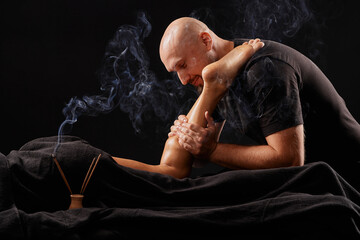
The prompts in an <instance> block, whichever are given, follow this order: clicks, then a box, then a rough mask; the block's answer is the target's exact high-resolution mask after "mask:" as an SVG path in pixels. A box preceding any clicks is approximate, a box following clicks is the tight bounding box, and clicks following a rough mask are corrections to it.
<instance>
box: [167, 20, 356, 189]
mask: <svg viewBox="0 0 360 240" xmlns="http://www.w3.org/2000/svg"><path fill="white" fill-rule="evenodd" d="M244 41H246V40H241V39H235V40H231V41H230V40H225V39H222V38H220V37H218V36H217V35H216V34H215V33H214V32H213V31H211V30H210V29H209V28H208V27H207V26H206V25H205V24H204V23H202V22H201V21H198V20H196V19H193V18H187V17H185V18H180V19H177V20H175V21H173V22H172V23H171V24H170V25H169V26H168V28H167V29H166V31H165V33H164V35H163V38H162V40H161V43H160V57H161V60H162V62H163V64H164V65H165V67H166V69H167V70H168V71H175V72H177V74H178V77H179V79H180V81H181V82H182V84H184V85H185V84H191V85H193V86H195V87H196V88H197V89H199V90H200V91H201V88H202V87H203V85H204V81H203V78H202V70H203V69H204V68H205V66H207V65H208V64H210V63H212V62H216V61H218V60H219V59H222V58H223V56H225V55H226V54H227V53H228V52H230V51H232V49H234V48H236V47H237V46H239V45H241V44H242V43H243V42H244ZM264 43H265V47H264V48H262V49H261V50H259V51H258V52H256V53H255V54H254V55H253V56H252V57H251V59H250V60H249V61H248V62H247V63H246V64H245V66H243V69H238V70H241V71H239V74H238V75H237V76H236V78H235V80H233V81H229V83H228V84H231V86H229V91H228V93H227V95H225V97H223V99H222V100H221V101H220V103H219V106H218V107H219V112H220V113H221V116H222V117H223V119H227V120H228V121H230V123H231V125H232V126H233V127H234V128H235V129H236V130H237V131H239V132H241V133H243V134H245V135H247V136H249V137H250V138H252V139H253V140H255V141H256V142H257V144H256V145H252V146H243V145H236V144H222V143H218V135H219V134H220V131H221V126H222V124H215V123H214V121H213V119H212V118H211V117H210V116H205V118H206V120H207V127H203V126H199V125H196V124H194V123H189V122H188V119H187V118H186V116H183V115H182V116H179V118H178V120H176V121H175V123H174V126H172V127H171V132H170V133H169V137H172V136H178V143H179V145H180V146H181V147H182V148H184V149H185V150H187V151H188V152H189V153H191V154H192V155H193V156H194V157H195V158H197V159H206V160H208V161H211V162H214V163H216V164H219V165H221V166H224V167H227V168H231V169H262V168H274V167H287V166H301V165H303V164H304V162H305V150H306V161H309V162H310V161H326V162H328V163H329V164H330V165H332V166H333V167H334V168H335V169H337V170H338V171H339V172H340V173H342V174H344V176H346V178H347V179H349V180H350V181H351V182H352V183H354V184H356V185H357V186H360V185H359V178H358V174H359V173H360V172H359V171H360V167H359V166H360V163H359V159H360V150H359V149H360V126H359V124H358V123H357V121H356V120H355V119H354V118H353V117H352V115H351V114H350V112H349V111H348V109H347V107H346V105H345V103H344V101H343V99H342V98H341V97H340V96H339V94H338V93H337V92H336V90H335V89H334V87H333V86H332V84H331V83H330V81H329V80H328V79H327V77H326V76H325V75H324V74H323V73H322V72H321V70H320V69H319V68H318V67H317V66H316V65H315V64H314V63H313V62H312V61H311V60H309V59H308V58H307V57H305V56H304V55H302V54H301V53H299V52H297V51H296V50H294V49H292V48H290V47H287V46H285V45H282V44H279V43H276V42H272V41H264ZM203 46H206V47H203ZM221 74H224V73H221ZM220 81H221V80H220ZM305 130H306V135H307V139H306V146H305V134H304V132H305Z"/></svg>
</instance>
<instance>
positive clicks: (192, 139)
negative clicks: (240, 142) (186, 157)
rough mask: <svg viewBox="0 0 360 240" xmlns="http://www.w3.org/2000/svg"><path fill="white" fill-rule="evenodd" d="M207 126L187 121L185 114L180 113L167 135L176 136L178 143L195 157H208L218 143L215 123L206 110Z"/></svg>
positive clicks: (203, 158)
mask: <svg viewBox="0 0 360 240" xmlns="http://www.w3.org/2000/svg"><path fill="white" fill-rule="evenodd" d="M205 119H206V121H207V126H206V127H202V126H200V125H197V124H193V123H189V122H188V119H187V118H186V116H185V115H180V116H179V117H178V119H177V120H175V121H174V125H173V126H171V128H170V130H171V132H170V133H169V134H168V136H169V137H173V136H178V143H179V145H180V146H181V147H182V148H184V149H185V150H186V151H188V152H189V153H191V154H192V155H193V156H194V157H195V158H196V159H202V160H205V159H208V158H209V156H210V155H211V154H212V153H213V152H214V150H215V148H216V146H217V143H218V134H217V133H218V131H217V124H216V123H215V122H214V119H213V118H212V117H211V116H210V114H209V113H208V112H205Z"/></svg>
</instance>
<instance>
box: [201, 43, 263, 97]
mask: <svg viewBox="0 0 360 240" xmlns="http://www.w3.org/2000/svg"><path fill="white" fill-rule="evenodd" d="M263 46H264V43H263V42H261V41H260V39H258V38H257V39H252V40H250V41H249V42H245V43H243V44H242V45H240V46H237V47H235V48H234V49H233V50H231V51H230V52H229V53H228V54H226V55H225V56H224V57H223V58H221V59H220V60H218V61H216V62H213V63H211V64H209V65H207V66H206V67H205V68H204V69H203V71H202V78H203V80H204V89H203V91H206V92H207V93H208V94H213V95H214V96H215V97H222V96H223V95H224V94H225V92H226V90H227V89H228V88H229V86H230V85H231V84H232V82H233V80H234V79H235V77H236V75H237V74H238V72H239V71H240V69H241V68H242V67H243V66H244V65H245V64H246V62H247V61H248V60H249V59H250V58H251V57H252V56H253V55H254V53H255V52H256V51H258V50H259V49H261V48H262V47H263Z"/></svg>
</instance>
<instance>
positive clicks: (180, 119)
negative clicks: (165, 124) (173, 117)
mask: <svg viewBox="0 0 360 240" xmlns="http://www.w3.org/2000/svg"><path fill="white" fill-rule="evenodd" d="M178 120H179V121H180V122H187V121H188V119H187V118H186V116H185V115H180V116H179V117H178Z"/></svg>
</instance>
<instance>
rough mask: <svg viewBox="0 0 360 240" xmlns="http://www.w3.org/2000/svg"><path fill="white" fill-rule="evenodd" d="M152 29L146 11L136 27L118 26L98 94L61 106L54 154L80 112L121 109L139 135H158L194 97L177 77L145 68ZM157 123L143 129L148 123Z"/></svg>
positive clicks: (82, 113)
mask: <svg viewBox="0 0 360 240" xmlns="http://www.w3.org/2000/svg"><path fill="white" fill-rule="evenodd" d="M150 31H151V24H150V23H149V21H148V20H147V19H146V16H145V14H144V13H140V14H139V15H138V19H137V23H136V25H135V26H132V25H124V26H121V27H120V28H119V29H118V30H117V31H116V33H115V35H114V37H113V39H111V40H110V42H109V44H108V46H107V48H106V51H105V56H104V61H103V65H102V67H101V69H100V70H99V78H100V82H101V91H102V93H101V94H100V95H95V96H84V97H82V98H78V97H74V98H72V99H71V100H70V101H69V103H68V104H67V105H66V107H65V108H64V109H63V114H64V115H65V121H64V122H63V123H62V124H61V125H60V127H59V130H58V142H57V145H56V146H55V148H54V154H56V151H57V150H58V148H59V146H60V145H61V139H62V135H63V134H64V132H69V131H70V130H71V127H72V125H73V124H74V123H75V122H76V121H77V120H78V118H79V116H81V115H86V116H97V115H98V114H106V113H109V112H110V111H112V110H114V109H115V108H116V107H119V108H120V110H122V111H123V112H125V113H127V114H128V115H129V118H130V121H131V122H132V125H133V127H134V129H135V131H136V132H137V133H144V132H145V133H148V134H154V133H159V132H160V133H161V134H164V136H165V132H167V131H168V130H169V127H170V123H171V122H172V120H173V119H174V118H175V117H176V116H177V115H178V114H179V113H180V112H183V111H184V110H185V109H187V108H189V107H190V105H191V103H192V101H194V99H195V97H196V94H195V90H194V89H191V88H189V87H184V86H182V85H181V83H180V81H179V80H177V79H166V80H162V81H160V80H159V79H157V78H156V76H155V74H154V73H153V72H152V71H150V70H149V58H148V56H147V54H146V52H145V50H144V47H143V40H144V38H146V37H147V36H148V35H149V33H150ZM154 122H156V123H157V124H156V126H151V127H150V128H147V129H155V130H154V131H151V130H144V129H146V127H145V125H146V124H147V123H154Z"/></svg>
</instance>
